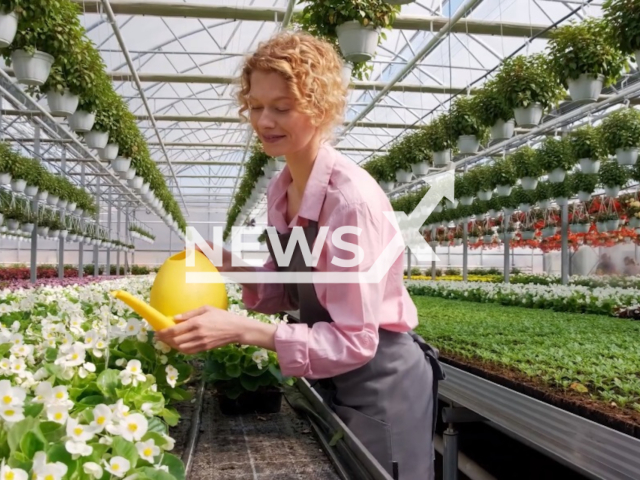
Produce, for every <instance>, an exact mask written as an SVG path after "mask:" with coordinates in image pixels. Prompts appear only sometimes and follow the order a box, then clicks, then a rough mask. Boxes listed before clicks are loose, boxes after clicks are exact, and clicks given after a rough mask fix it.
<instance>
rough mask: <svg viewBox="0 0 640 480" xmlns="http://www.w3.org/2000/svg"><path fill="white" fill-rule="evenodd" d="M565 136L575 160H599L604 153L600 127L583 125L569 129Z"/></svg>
mask: <svg viewBox="0 0 640 480" xmlns="http://www.w3.org/2000/svg"><path fill="white" fill-rule="evenodd" d="M567 138H568V141H569V145H570V146H571V152H572V154H573V157H574V158H575V159H577V160H580V159H583V158H590V159H591V160H600V159H602V158H604V156H605V155H606V153H605V149H604V144H603V142H602V134H601V132H600V128H597V127H592V126H591V125H585V126H583V127H580V128H578V129H576V130H573V131H571V132H570V133H569V135H568V137H567Z"/></svg>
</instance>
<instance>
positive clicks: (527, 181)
mask: <svg viewBox="0 0 640 480" xmlns="http://www.w3.org/2000/svg"><path fill="white" fill-rule="evenodd" d="M520 183H521V184H522V189H523V190H535V189H536V187H537V186H538V179H537V178H533V177H523V178H521V179H520Z"/></svg>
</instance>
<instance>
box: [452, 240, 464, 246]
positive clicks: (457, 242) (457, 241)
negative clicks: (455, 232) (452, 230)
mask: <svg viewBox="0 0 640 480" xmlns="http://www.w3.org/2000/svg"><path fill="white" fill-rule="evenodd" d="M453 245H454V246H456V247H459V246H460V245H462V239H461V238H454V239H453Z"/></svg>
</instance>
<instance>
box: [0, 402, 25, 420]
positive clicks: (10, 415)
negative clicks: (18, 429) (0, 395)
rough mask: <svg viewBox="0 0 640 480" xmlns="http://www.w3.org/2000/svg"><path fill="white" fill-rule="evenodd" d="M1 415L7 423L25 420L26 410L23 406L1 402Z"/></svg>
mask: <svg viewBox="0 0 640 480" xmlns="http://www.w3.org/2000/svg"><path fill="white" fill-rule="evenodd" d="M0 417H2V419H3V420H4V421H5V422H7V423H14V422H19V421H20V420H24V411H23V409H22V407H21V406H20V407H16V406H13V405H2V404H0Z"/></svg>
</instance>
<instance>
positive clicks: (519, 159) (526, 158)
mask: <svg viewBox="0 0 640 480" xmlns="http://www.w3.org/2000/svg"><path fill="white" fill-rule="evenodd" d="M511 159H512V161H513V166H514V169H515V171H516V176H517V177H518V178H524V177H531V178H538V177H539V176H540V175H542V173H543V172H544V170H543V168H542V165H541V164H540V163H539V162H538V159H537V158H536V151H535V150H534V149H533V148H531V147H529V146H525V147H521V148H519V149H518V150H516V151H515V152H514V153H513V154H511Z"/></svg>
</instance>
